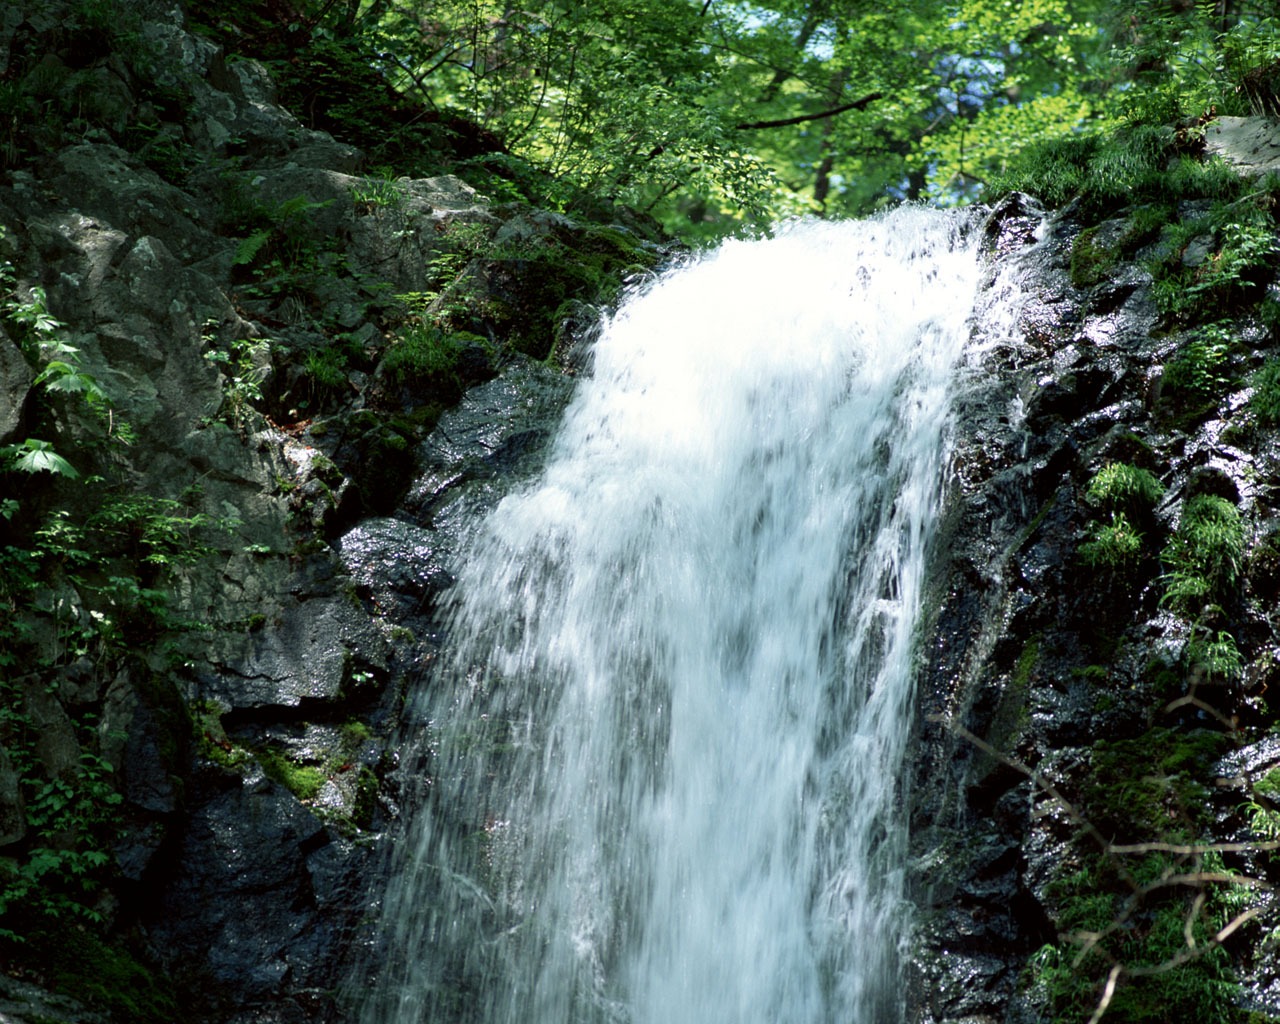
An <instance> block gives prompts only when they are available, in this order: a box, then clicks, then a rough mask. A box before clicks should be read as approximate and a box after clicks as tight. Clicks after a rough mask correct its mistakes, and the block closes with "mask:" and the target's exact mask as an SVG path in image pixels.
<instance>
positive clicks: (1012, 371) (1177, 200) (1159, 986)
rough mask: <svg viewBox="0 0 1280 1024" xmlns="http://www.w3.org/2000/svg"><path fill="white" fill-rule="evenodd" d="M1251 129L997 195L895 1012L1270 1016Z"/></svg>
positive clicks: (1266, 534)
mask: <svg viewBox="0 0 1280 1024" xmlns="http://www.w3.org/2000/svg"><path fill="white" fill-rule="evenodd" d="M1227 128H1230V129H1231V130H1232V131H1237V130H1238V131H1240V132H1241V133H1242V137H1244V138H1246V139H1250V140H1252V141H1251V142H1250V143H1249V145H1248V146H1247V147H1244V148H1241V147H1237V146H1234V145H1231V144H1229V143H1228V142H1225V141H1223V132H1224V130H1225V129H1227ZM1266 135H1269V136H1270V137H1271V138H1273V139H1274V138H1276V128H1275V126H1274V125H1272V124H1270V123H1268V122H1258V121H1250V122H1248V123H1232V124H1229V125H1225V126H1216V125H1215V126H1211V127H1210V131H1209V132H1208V133H1207V138H1198V139H1195V140H1193V142H1192V144H1191V146H1190V148H1191V154H1190V155H1189V156H1188V155H1186V154H1183V155H1181V156H1179V155H1178V154H1177V152H1176V145H1177V143H1176V141H1175V140H1174V139H1173V138H1172V134H1170V136H1169V139H1168V148H1167V149H1163V150H1161V153H1160V160H1161V162H1162V163H1161V167H1162V168H1163V169H1164V171H1165V173H1167V174H1168V176H1169V177H1170V178H1172V177H1174V176H1175V175H1176V173H1178V168H1179V167H1180V166H1182V167H1184V168H1185V167H1186V166H1188V165H1190V166H1193V167H1194V170H1193V171H1192V179H1193V180H1194V181H1195V182H1198V183H1199V184H1197V185H1192V186H1189V187H1188V188H1187V191H1186V192H1184V193H1181V194H1180V193H1179V192H1178V186H1177V185H1171V184H1170V183H1169V182H1168V181H1167V180H1166V183H1165V185H1163V186H1161V188H1162V191H1161V192H1159V193H1158V194H1137V195H1135V196H1133V197H1132V200H1131V201H1130V202H1129V203H1127V204H1125V205H1120V204H1110V205H1107V204H1100V205H1096V204H1094V203H1091V202H1090V197H1089V196H1088V195H1087V194H1086V195H1085V196H1084V197H1082V198H1081V199H1079V200H1077V201H1075V202H1073V203H1072V204H1070V205H1068V206H1067V207H1066V208H1064V209H1061V210H1057V211H1053V212H1050V213H1046V212H1045V211H1043V210H1041V209H1039V208H1038V206H1037V205H1036V204H1035V203H1034V202H1033V201H1030V200H1028V199H1027V198H1026V197H1025V196H1012V197H1010V198H1008V199H1006V200H1005V201H1004V202H1003V203H1002V204H1001V205H1000V207H998V208H997V210H996V211H995V212H994V214H993V217H992V221H991V222H990V235H989V247H990V252H991V256H992V258H993V270H996V269H1003V272H1004V274H1005V276H1004V278H1003V279H1002V280H1001V282H1000V284H1001V286H1002V287H1005V288H1010V287H1012V288H1014V289H1015V290H1016V291H1017V293H1018V295H1019V298H1018V299H1017V302H1016V304H1015V305H1016V308H1017V309H1018V310H1019V312H1018V315H1017V317H1016V319H1015V321H1014V322H1013V323H1011V324H1008V323H988V322H984V320H983V318H982V316H981V314H980V315H979V317H978V321H977V322H976V324H975V343H976V344H977V345H978V352H979V353H980V354H979V356H978V358H979V360H980V365H978V366H975V367H974V368H973V369H972V370H971V371H970V373H969V375H968V380H969V386H968V388H967V389H966V390H965V392H964V393H963V395H962V397H961V411H960V421H959V426H958V428H957V435H958V443H957V450H956V454H955V462H954V467H953V474H954V476H953V490H952V496H951V500H950V502H951V503H950V509H951V511H950V516H951V524H952V525H951V526H950V527H949V529H948V531H947V540H946V542H945V544H944V545H943V550H941V551H940V554H939V571H938V575H937V577H936V579H935V586H936V591H935V601H936V616H937V617H936V621H935V625H934V628H933V630H932V635H931V636H929V637H928V638H927V639H926V641H925V643H926V646H925V650H924V651H923V660H924V666H925V667H924V674H923V676H922V686H923V689H922V693H921V708H920V713H921V747H920V760H919V763H918V771H917V775H916V778H915V784H916V793H917V795H916V797H915V799H914V801H913V812H912V819H913V822H912V833H913V840H912V841H913V845H914V849H915V853H916V859H915V860H914V862H913V864H912V873H913V876H914V878H915V886H916V892H917V894H918V900H919V902H920V904H921V906H922V907H923V908H924V912H923V914H922V920H921V928H920V933H919V935H918V944H917V947H916V950H915V953H914V955H913V959H912V974H913V990H914V992H915V995H914V997H913V999H914V1009H913V1015H912V1017H913V1019H914V1020H918V1021H929V1022H943V1021H948V1022H958V1021H966V1022H968V1021H980V1020H981V1021H1019V1022H1022V1021H1042V1020H1064V1021H1076V1020H1079V1021H1084V1020H1091V1019H1096V1018H1095V1016H1094V1015H1095V1014H1099V1015H1104V1016H1105V1019H1106V1020H1116V1021H1160V1020H1171V1019H1199V1020H1242V1021H1243V1020H1249V1021H1251V1022H1261V1021H1266V1020H1272V1019H1275V1018H1276V1016H1277V1014H1280V977H1278V976H1277V973H1276V968H1275V961H1274V959H1273V957H1272V956H1271V955H1270V954H1269V952H1268V949H1269V946H1268V943H1269V941H1270V940H1269V938H1268V936H1269V935H1270V934H1271V933H1272V931H1273V929H1274V927H1275V923H1276V922H1275V909H1274V906H1273V903H1272V900H1271V897H1270V888H1271V886H1272V885H1273V884H1274V882H1275V879H1276V871H1277V865H1276V863H1275V861H1274V858H1273V850H1274V849H1275V839H1276V837H1277V834H1278V833H1277V830H1276V825H1277V822H1278V821H1280V819H1277V817H1276V804H1275V802H1274V801H1275V795H1276V783H1277V781H1278V780H1280V745H1277V744H1276V742H1275V738H1274V735H1273V731H1274V722H1275V718H1274V714H1273V712H1272V711H1271V710H1270V708H1269V701H1270V700H1273V699H1274V696H1273V695H1271V694H1270V693H1269V692H1268V691H1269V687H1270V686H1271V685H1273V684H1274V682H1275V674H1274V673H1275V654H1274V652H1275V650H1276V643H1277V639H1278V637H1277V633H1276V621H1275V601H1276V596H1277V589H1276V588H1277V583H1278V582H1280V578H1278V577H1277V575H1276V569H1277V562H1276V548H1275V513H1276V506H1275V501H1276V494H1277V491H1276V481H1277V479H1278V477H1277V473H1278V472H1280V463H1278V462H1277V448H1276V434H1275V426H1276V423H1277V420H1276V415H1275V408H1274V407H1273V405H1272V404H1271V403H1273V402H1274V399H1275V394H1276V393H1275V391H1274V381H1275V380H1276V379H1277V378H1276V372H1275V366H1276V365H1277V364H1276V362H1275V357H1276V344H1277V334H1276V323H1277V319H1276V307H1275V306H1274V299H1275V295H1276V287H1277V284H1276V278H1275V255H1276V252H1277V235H1276V229H1275V225H1274V222H1273V220H1272V219H1271V218H1272V208H1273V207H1272V204H1273V203H1274V191H1273V190H1274V183H1273V182H1270V181H1264V180H1260V177H1259V175H1260V174H1261V173H1262V172H1263V171H1265V167H1264V166H1260V165H1259V164H1258V162H1257V161H1256V159H1255V156H1256V154H1257V152H1258V146H1257V139H1258V138H1259V137H1260V136H1266ZM1166 161H1167V162H1166ZM1237 175H1240V176H1242V178H1243V181H1239V180H1238V179H1237V178H1236V176H1237ZM1209 178H1212V179H1213V181H1214V182H1215V184H1212V185H1206V183H1207V182H1208V180H1209ZM1218 182H1221V184H1219V183H1218ZM1219 188H1221V191H1220V192H1219V191H1217V190H1218V189H1219ZM1246 248H1250V252H1251V255H1250V256H1248V257H1244V256H1243V252H1244V250H1245V249H1246ZM996 280H997V279H996V278H995V277H994V276H993V283H994V282H995V281H996Z"/></svg>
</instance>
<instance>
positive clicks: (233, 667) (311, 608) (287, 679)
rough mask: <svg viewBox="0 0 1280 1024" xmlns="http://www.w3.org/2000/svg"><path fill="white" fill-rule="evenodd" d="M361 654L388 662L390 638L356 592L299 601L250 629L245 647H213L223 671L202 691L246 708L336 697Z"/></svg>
mask: <svg viewBox="0 0 1280 1024" xmlns="http://www.w3.org/2000/svg"><path fill="white" fill-rule="evenodd" d="M237 648H239V645H237ZM357 655H358V659H359V662H360V663H361V664H362V665H365V666H373V667H378V668H385V667H386V642H385V640H384V639H383V637H382V635H381V634H380V633H379V632H378V630H377V628H376V627H375V626H374V625H373V623H372V622H371V621H370V619H369V616H368V614H367V613H366V612H365V611H364V609H363V608H362V607H361V606H360V604H359V602H358V601H357V600H355V599H354V597H353V596H347V595H345V594H343V595H338V596H331V597H321V598H314V599H311V600H306V601H301V602H299V603H297V604H295V605H293V606H292V607H288V608H286V609H284V611H283V612H282V613H281V618H280V621H279V623H278V625H273V626H272V627H271V628H267V629H263V630H261V631H259V632H256V633H253V634H251V636H250V637H249V640H248V643H247V645H246V647H245V648H239V649H233V650H223V651H211V652H210V657H211V658H212V659H213V660H214V663H215V664H216V665H217V666H218V668H219V671H218V672H217V673H216V674H215V675H212V676H210V677H208V678H207V679H206V680H205V681H204V684H203V690H202V694H203V696H204V697H205V698H209V699H215V700H221V701H224V702H225V703H226V704H227V705H229V706H230V707H233V708H243V709H248V708H267V707H275V708H281V707H297V706H299V705H300V704H301V703H302V702H303V701H304V700H305V701H336V700H339V699H340V698H341V697H342V695H343V693H344V689H345V687H346V686H347V685H348V684H349V683H350V682H351V681H352V672H353V670H354V668H355V665H356V662H357Z"/></svg>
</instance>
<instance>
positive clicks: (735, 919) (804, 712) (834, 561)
mask: <svg viewBox="0 0 1280 1024" xmlns="http://www.w3.org/2000/svg"><path fill="white" fill-rule="evenodd" d="M960 223H961V222H960V221H959V220H957V219H955V218H950V217H947V216H945V215H942V214H938V213H934V212H929V211H922V210H912V209H907V210H900V211H897V212H896V213H895V214H893V215H891V216H889V217H886V218H883V219H877V220H874V221H870V222H860V223H848V224H836V225H830V224H812V225H802V226H797V227H793V228H791V229H789V230H787V231H785V232H784V233H782V234H781V235H780V236H779V237H777V238H774V239H772V240H768V241H758V242H734V243H729V244H727V245H725V246H724V247H723V248H721V249H720V250H718V251H717V252H715V253H714V254H711V255H708V256H706V257H704V258H702V259H701V260H699V261H698V262H696V263H695V264H693V265H691V266H688V267H686V268H684V269H681V270H679V271H678V272H675V273H672V274H670V275H668V276H667V277H665V278H664V279H663V280H662V281H660V282H659V283H658V284H657V285H656V286H654V287H652V288H650V289H648V290H647V291H646V292H645V293H644V294H643V295H641V296H639V297H637V298H635V299H634V300H633V301H632V302H631V303H629V304H628V305H627V306H626V307H625V308H624V309H623V310H622V312H621V313H620V314H619V315H618V316H617V317H616V318H615V319H614V320H613V322H612V323H611V324H610V325H608V327H607V329H606V331H605V332H604V334H603V336H602V337H601V339H600V341H599V342H598V344H597V347H596V349H595V357H594V370H593V375H592V377H591V378H590V379H588V380H585V381H583V382H582V384H581V386H580V388H579V390H578V392H577V394H576V397H575V399H574V401H573V402H572V404H571V406H570V408H569V410H568V412H567V414H566V417H565V421H564V425H563V427H562V429H561V432H560V434H559V437H558V439H557V441H556V443H555V447H554V451H553V453H552V455H551V457H550V461H549V463H548V466H547V468H546V470H545V471H544V473H543V475H542V477H541V478H540V479H539V480H538V481H537V482H536V483H535V484H534V485H533V486H531V487H530V488H527V489H526V490H524V491H523V492H521V493H519V494H517V495H516V496H513V497H509V498H507V499H505V500H504V501H503V502H502V503H501V505H500V506H499V507H498V508H497V510H496V511H495V512H494V513H493V514H492V516H491V517H490V518H489V520H488V521H487V522H486V523H485V524H484V526H483V528H482V529H481V531H480V535H479V536H478V538H477V540H476V543H475V547H474V550H473V551H472V552H471V553H470V554H469V556H468V560H467V562H466V564H465V565H464V566H463V567H462V569H461V575H460V579H459V582H458V585H457V587H456V591H455V598H456V602H457V603H456V608H455V610H454V615H453V618H452V627H451V634H450V635H451V641H452V642H453V643H454V644H456V646H457V647H458V648H459V653H458V655H457V660H456V664H454V665H453V666H452V667H451V668H450V669H447V670H445V671H442V672H440V673H438V674H437V675H435V676H434V677H433V678H431V679H430V680H428V681H427V682H426V683H425V685H426V686H427V687H428V690H429V693H428V695H427V697H425V698H424V699H425V700H426V701H427V702H428V703H427V705H426V708H427V710H426V712H425V716H426V717H427V718H428V719H429V720H430V726H429V729H428V740H427V742H428V743H429V755H430V756H429V761H428V763H427V766H426V767H427V771H428V772H429V775H430V779H429V785H427V786H425V787H424V789H425V791H426V793H427V797H426V805H425V808H424V809H422V810H420V811H419V812H418V813H417V814H416V815H415V817H414V820H413V824H412V828H411V829H410V831H409V834H408V835H407V836H406V837H405V838H404V840H403V842H402V844H401V852H402V857H403V861H402V863H401V865H400V867H399V869H398V871H397V874H396V878H395V879H394V880H393V882H392V884H391V886H390V888H389V890H388V892H387V894H386V898H385V901H384V909H383V914H384V917H383V936H382V941H383V945H384V947H385V951H386V956H387V961H386V963H384V964H382V965H380V967H381V971H380V979H379V982H378V985H377V987H376V990H375V991H374V993H373V996H372V998H370V999H369V1000H368V1001H367V1005H366V1012H365V1014H364V1018H363V1019H364V1022H365V1024H417V1022H428V1021H430V1022H433V1024H444V1022H451V1021H462V1020H465V1021H477V1022H484V1024H516V1022H522V1024H524V1022H529V1024H568V1022H578V1021H581V1022H604V1021H618V1022H628V1024H825V1022H832V1024H834V1022H840V1024H884V1022H888V1021H892V1020H893V1019H894V1018H895V1017H896V1016H897V1015H898V1014H899V1012H900V1011H899V1009H898V1006H899V999H900V995H899V992H898V974H897V959H898V952H899V948H900V945H901V943H902V941H903V939H904V937H905V935H906V929H907V927H908V925H909V917H910V914H909V910H908V908H906V907H905V906H904V905H903V894H902V870H903V858H904V852H905V844H904V832H903V828H904V823H903V821H902V820H901V817H902V810H903V808H902V803H903V797H904V794H903V783H902V771H901V768H902V762H903V758H904V752H905V748H906V743H907V739H908V735H909V732H910V728H911V713H912V701H913V691H912V679H913V666H914V658H913V655H914V647H913V645H914V641H915V636H914V631H915V627H916V622H917V618H918V615H919V612H920V602H921V590H922V585H923V573H924V567H925V555H926V549H927V547H928V544H929V540H930V531H931V528H932V524H933V521H934V518H935V514H936V511H937V505H938V500H939V492H940V488H941V479H940V478H941V470H942V466H943V464H944V461H945V451H944V446H945V442H946V437H945V435H946V422H947V417H948V398H949V389H950V382H951V380H952V377H953V374H954V369H955V367H956V364H957V362H958V360H959V357H960V353H961V349H962V347H963V345H964V343H965V339H966V336H967V333H968V323H967V321H968V317H969V315H970V312H971V310H972V307H973V301H974V294H975V291H976V288H977V284H978V278H979V266H978V259H977V257H976V255H975V254H974V253H973V251H972V248H971V245H970V243H969V241H968V240H961V239H959V238H958V237H957V236H958V229H959V226H960Z"/></svg>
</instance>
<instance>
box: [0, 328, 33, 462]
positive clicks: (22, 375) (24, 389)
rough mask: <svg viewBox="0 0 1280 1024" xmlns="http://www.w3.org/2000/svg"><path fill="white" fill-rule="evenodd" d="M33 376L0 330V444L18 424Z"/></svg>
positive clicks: (7, 337) (11, 433) (11, 434)
mask: <svg viewBox="0 0 1280 1024" xmlns="http://www.w3.org/2000/svg"><path fill="white" fill-rule="evenodd" d="M34 378H35V373H34V372H33V371H32V369H31V367H30V366H28V365H27V361H26V359H25V358H24V357H23V355H22V352H21V350H19V348H18V346H17V345H15V344H14V343H13V341H12V339H10V337H9V336H8V334H6V333H5V331H4V328H3V327H0V444H6V443H8V441H9V439H10V438H12V437H13V436H14V432H15V431H16V430H17V429H18V427H19V426H20V425H21V424H22V410H23V406H24V405H25V404H26V401H27V394H28V392H29V391H30V390H31V381H32V380H33V379H34Z"/></svg>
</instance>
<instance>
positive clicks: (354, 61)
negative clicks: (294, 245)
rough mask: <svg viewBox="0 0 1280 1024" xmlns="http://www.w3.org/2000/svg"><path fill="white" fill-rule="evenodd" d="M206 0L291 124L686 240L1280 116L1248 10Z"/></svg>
mask: <svg viewBox="0 0 1280 1024" xmlns="http://www.w3.org/2000/svg"><path fill="white" fill-rule="evenodd" d="M193 6H194V8H195V16H196V19H197V20H198V21H201V22H202V23H203V24H204V25H205V27H208V28H210V29H212V30H214V31H215V32H217V31H222V32H223V34H224V37H225V36H226V35H228V34H230V35H233V36H236V37H237V38H236V42H237V43H238V44H241V46H242V47H243V46H244V44H252V45H249V46H248V47H247V48H248V49H250V50H252V49H253V46H254V45H256V46H257V48H258V53H257V55H258V56H262V57H266V58H268V59H269V60H274V63H275V65H276V66H275V68H274V70H276V72H277V75H278V77H280V78H281V79H282V80H283V81H285V83H286V85H288V84H289V83H290V81H292V83H293V84H294V86H295V88H296V90H297V91H298V92H299V93H300V95H299V97H298V99H299V101H300V102H298V103H296V104H295V109H301V110H302V111H304V112H309V113H310V115H311V116H312V118H313V119H314V120H315V121H316V122H318V124H319V126H326V125H327V126H329V127H336V128H341V129H346V131H344V132H342V134H345V135H348V136H349V135H351V134H352V133H353V132H354V133H355V134H357V135H359V134H361V131H362V130H365V134H366V136H367V138H366V139H365V140H364V142H365V143H367V144H368V148H371V149H372V150H373V152H372V154H371V155H372V158H373V160H374V161H375V162H376V161H377V160H378V159H379V157H386V158H390V157H391V156H392V155H393V154H392V150H393V149H395V148H396V146H397V144H398V142H404V141H407V140H409V139H412V140H417V141H418V142H421V141H422V140H423V139H424V138H426V137H427V136H424V134H423V132H424V130H426V129H428V128H430V129H431V130H433V131H434V132H435V134H436V136H437V138H439V139H441V140H443V141H444V142H446V143H452V144H453V146H454V149H455V150H456V151H457V153H458V155H459V157H460V159H459V160H458V164H459V165H460V166H459V167H456V168H451V169H454V170H458V171H460V172H462V173H464V174H470V175H471V176H472V177H478V178H480V179H482V183H484V184H487V185H489V186H490V188H491V189H493V188H498V189H501V188H506V189H508V190H510V191H511V192H512V193H513V194H514V193H521V194H523V195H524V196H525V197H527V198H531V199H535V200H536V201H538V202H540V203H543V204H544V205H559V206H561V207H562V208H566V209H568V208H572V207H574V205H575V204H582V203H584V202H588V201H592V202H599V201H600V200H602V199H603V200H608V201H612V202H615V203H618V204H621V205H625V206H628V207H631V208H633V209H636V210H640V211H642V212H645V213H648V214H651V215H653V216H655V217H657V218H658V219H659V220H660V221H662V223H663V224H664V225H665V226H666V227H667V228H668V229H669V230H672V231H674V232H675V233H677V234H680V235H682V236H684V237H686V238H690V239H696V238H699V237H714V236H717V235H722V234H724V233H726V232H729V231H732V230H734V229H736V228H738V227H739V226H740V225H742V224H743V223H747V224H752V223H757V224H758V223H768V222H769V221H771V220H774V219H776V218H778V217H780V216H785V215H789V214H800V213H817V214H821V215H827V216H848V215H858V214H863V213H866V212H868V211H870V210H872V209H874V208H876V207H877V206H879V205H882V204H885V203H889V202H896V201H900V200H904V199H907V200H926V201H931V202H935V203H941V204H957V203H963V202H969V201H972V200H974V199H977V198H979V197H981V196H982V194H983V192H984V189H986V188H987V187H988V186H989V185H990V183H991V182H992V181H993V180H998V179H1001V178H1002V176H1004V175H1006V174H1007V173H1008V172H1009V170H1010V162H1011V161H1016V160H1017V159H1018V157H1019V154H1022V153H1024V152H1025V151H1027V150H1028V149H1029V148H1034V147H1035V146H1038V145H1043V144H1045V143H1046V142H1052V141H1053V140H1055V139H1062V138H1064V137H1081V136H1091V135H1103V134H1106V133H1108V132H1110V131H1113V130H1114V129H1115V128H1116V127H1117V126H1118V125H1123V124H1126V123H1132V122H1135V121H1136V122H1142V123H1153V122H1154V123H1161V124H1174V123H1177V122H1179V121H1186V122H1193V121H1195V120H1196V119H1198V118H1203V117H1204V116H1206V115H1207V114H1209V113H1210V112H1217V113H1228V114H1229V113H1247V112H1249V111H1250V110H1270V109H1273V107H1274V105H1275V103H1276V97H1275V96H1274V95H1272V93H1271V87H1270V85H1269V82H1270V80H1271V78H1272V77H1273V76H1271V75H1270V70H1273V68H1272V65H1274V64H1275V63H1276V62H1277V61H1278V60H1280V19H1277V18H1276V17H1275V16H1274V14H1273V13H1272V8H1271V5H1270V4H1266V3H1260V2H1257V0H1136V2H1134V3H1129V4H1125V5H1114V4H1109V3H1106V2H1104V0H1017V2H1015V0H880V2H876V3H872V2H869V0H764V2H730V0H575V2H568V0H530V2H525V3H521V4H515V3H513V2H511V0H432V2H430V3H428V2H426V0H294V2H293V3H292V4H290V3H288V2H287V0H276V2H273V3H270V4H265V5H246V4H240V5H236V4H231V5H228V4H217V5H214V4H210V3H203V2H197V3H195V4H194V5H193ZM232 21H234V22H235V28H234V29H231V28H230V25H231V23H232ZM246 24H247V25H249V26H250V27H249V29H248V31H247V32H246V29H245V25H246ZM374 73H376V76H375V77H377V79H378V80H379V81H380V82H385V83H387V84H388V85H389V86H390V88H391V89H392V90H394V92H395V93H396V94H397V96H398V100H399V101H400V102H401V103H402V104H403V107H402V109H403V110H404V111H405V112H406V113H405V116H404V117H402V118H400V119H398V122H397V123H396V124H394V125H390V126H389V125H388V124H386V123H385V121H376V119H371V118H370V115H369V113H368V111H369V106H368V104H367V103H362V102H360V101H359V100H358V99H356V98H355V97H354V96H353V94H352V91H351V90H352V85H353V83H354V82H356V81H358V80H366V79H368V78H369V77H370V76H371V75H374ZM327 80H328V81H329V83H330V85H331V86H332V87H333V88H329V87H327V85H326V81H327ZM369 121H375V122H376V123H365V122H369ZM335 122H336V123H335ZM464 126H465V127H464ZM460 136H465V138H460ZM390 162H393V161H392V160H391V159H388V163H390ZM531 192H536V193H537V194H536V195H531V194H530V193H531ZM586 197H591V199H590V200H588V199H587V198H586Z"/></svg>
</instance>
